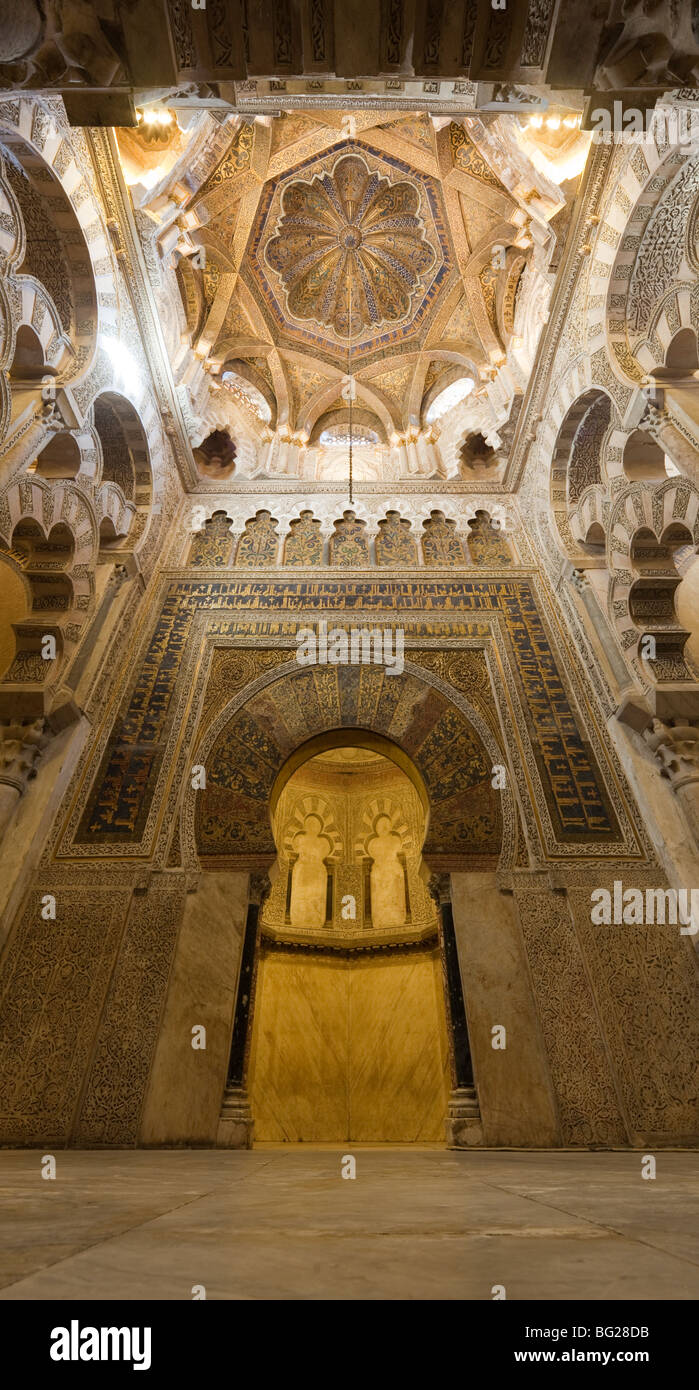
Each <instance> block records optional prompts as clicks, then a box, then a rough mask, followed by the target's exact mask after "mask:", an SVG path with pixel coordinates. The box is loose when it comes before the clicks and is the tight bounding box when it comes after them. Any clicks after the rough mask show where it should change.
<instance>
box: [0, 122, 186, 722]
mask: <svg viewBox="0 0 699 1390" xmlns="http://www.w3.org/2000/svg"><path fill="white" fill-rule="evenodd" d="M0 213H1V214H2V216H0V468H1V470H2V476H1V477H0V557H2V563H3V565H4V567H5V570H4V572H5V574H6V575H8V580H7V582H8V583H10V584H11V585H12V586H13V592H14V598H13V604H12V605H11V612H10V614H9V616H10V617H11V618H12V620H13V621H12V627H13V631H14V641H15V653H14V656H12V652H11V650H10V649H9V647H8V650H7V651H3V668H4V674H3V673H0V675H2V680H3V685H4V686H5V688H6V692H7V697H6V702H7V699H10V701H11V705H12V708H14V706H15V704H16V705H17V709H18V710H19V708H20V705H21V704H22V702H23V700H24V699H25V697H27V698H29V703H30V705H31V708H32V709H34V708H35V707H36V704H35V701H36V697H37V693H38V692H41V704H42V707H43V708H44V711H45V712H49V713H50V711H51V709H52V708H53V707H55V705H56V702H58V704H59V705H61V706H63V705H64V696H63V694H61V692H60V690H59V687H60V686H61V682H63V681H64V679H65V677H66V675H67V673H69V670H70V667H71V663H72V661H73V658H74V657H75V655H76V653H77V651H78V649H79V647H80V645H81V642H82V639H83V637H84V636H85V634H86V633H87V631H88V629H89V627H90V623H91V620H92V617H93V614H94V612H95V607H96V597H97V590H98V588H99V587H100V585H99V581H98V579H97V570H98V565H99V564H102V565H105V566H107V568H108V570H110V571H114V570H115V569H117V568H118V569H119V571H120V575H122V576H123V575H124V573H125V571H124V569H123V564H122V562H123V561H124V559H125V557H126V556H128V555H129V554H132V553H133V552H135V551H138V553H139V564H140V566H141V569H142V571H143V572H144V573H147V572H148V570H149V569H150V568H151V567H152V565H153V563H154V561H155V558H156V553H157V546H158V536H159V533H160V531H161V529H162V520H163V517H162V512H163V507H162V500H163V497H164V493H165V486H166V477H167V464H168V460H169V458H170V448H169V445H168V442H167V439H166V436H165V433H164V430H163V426H162V422H161V419H160V416H159V411H158V408H157V405H156V401H155V398H154V396H153V392H152V389H151V385H150V381H149V374H148V371H147V370H144V368H145V366H146V361H145V356H144V352H143V347H142V345H141V342H140V337H139V334H138V327H137V324H136V321H135V319H134V317H133V313H132V311H131V308H130V305H129V302H128V294H127V292H126V288H125V285H124V281H123V273H122V271H121V269H120V268H119V266H118V263H117V260H116V258H115V256H114V249H113V245H112V239H111V237H110V233H109V230H108V228H107V225H106V214H105V211H104V209H103V207H102V205H101V203H100V201H99V199H98V197H97V196H96V187H95V181H94V169H93V166H92V163H91V161H90V157H89V154H88V151H87V148H86V145H85V136H84V134H83V133H82V132H81V131H79V130H76V129H74V128H71V127H69V126H68V125H67V123H66V118H65V112H64V111H63V107H62V103H61V102H60V101H55V100H54V101H52V100H32V101H29V100H26V99H25V98H13V99H12V100H10V101H5V102H3V103H2V107H1V108H0ZM124 335H125V336H124ZM169 486H170V485H169ZM155 501H158V502H160V504H161V505H160V506H157V507H153V503H154V502H155ZM156 514H157V515H156ZM154 517H155V525H152V524H151V522H152V520H153V518H154ZM10 570H11V571H13V575H14V576H15V577H13V578H10V576H9V571H10ZM22 592H23V595H24V600H23V601H22ZM100 592H101V589H100ZM44 637H50V638H51V639H52V641H53V647H52V646H51V644H48V646H47V647H46V651H45V652H44V655H43V656H42V640H43V638H44ZM47 653H48V658H47ZM69 680H70V677H69ZM30 692H34V694H33V695H32V694H30ZM13 702H14V703H13ZM33 702H34V703H33Z"/></svg>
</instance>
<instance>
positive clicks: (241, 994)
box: [216, 873, 271, 1149]
mask: <svg viewBox="0 0 699 1390" xmlns="http://www.w3.org/2000/svg"><path fill="white" fill-rule="evenodd" d="M270 888H271V884H270V881H269V876H268V874H266V873H263V874H251V875H250V887H249V890H248V910H247V917H246V921H245V937H244V940H243V955H242V959H241V962H240V975H239V977H238V997H237V999H236V1005H235V1014H234V1018H233V1037H232V1039H231V1051H230V1056H229V1059H228V1076H227V1079H226V1089H225V1091H224V1093H223V1104H222V1106H221V1114H220V1117H219V1122H218V1135H217V1138H216V1147H217V1148H219V1149H251V1148H252V1138H253V1128H254V1121H253V1118H252V1111H251V1110H250V1101H249V1098H248V1089H247V1070H248V1060H249V1056H250V1039H251V1036H252V1007H253V1000H254V996H255V979H256V974H257V943H258V938H259V921H260V914H261V912H262V907H263V904H264V902H265V899H266V898H267V895H268V893H269V891H270Z"/></svg>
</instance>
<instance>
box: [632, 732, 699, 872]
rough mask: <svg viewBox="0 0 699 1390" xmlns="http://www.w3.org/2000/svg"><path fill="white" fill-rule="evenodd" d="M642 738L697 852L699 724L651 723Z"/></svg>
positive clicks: (698, 823) (698, 840)
mask: <svg viewBox="0 0 699 1390" xmlns="http://www.w3.org/2000/svg"><path fill="white" fill-rule="evenodd" d="M643 737H644V739H645V741H646V743H647V744H648V747H649V748H650V749H651V750H652V751H653V753H654V754H655V756H656V758H657V760H658V763H659V764H660V775H661V777H666V778H667V779H668V781H669V782H670V785H671V787H672V790H673V791H674V792H675V794H676V796H677V799H678V801H679V803H680V805H681V807H682V811H683V814H684V817H685V820H686V821H687V824H688V826H689V829H690V830H691V832H692V835H693V837H694V843H695V845H696V846H697V848H699V722H698V721H697V720H692V721H688V720H687V721H682V720H680V719H673V720H672V721H671V722H670V723H664V722H663V721H662V720H661V719H654V720H653V722H652V724H651V726H650V728H648V729H646V730H645V731H644V734H643Z"/></svg>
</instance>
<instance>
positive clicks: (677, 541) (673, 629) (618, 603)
mask: <svg viewBox="0 0 699 1390" xmlns="http://www.w3.org/2000/svg"><path fill="white" fill-rule="evenodd" d="M686 547H689V548H690V549H691V550H693V551H694V552H696V551H697V548H699V489H697V488H696V487H694V485H693V484H691V483H690V482H689V481H688V480H687V479H686V478H669V479H668V480H667V481H666V482H664V483H660V484H658V485H656V486H655V487H651V486H645V485H643V484H641V483H632V484H631V485H630V486H629V487H627V488H626V489H624V490H623V491H622V492H621V493H619V494H617V495H616V497H615V499H614V502H613V505H612V506H611V507H610V511H609V520H608V548H607V559H608V565H609V571H610V577H609V590H608V601H607V612H608V616H609V620H610V623H611V625H612V628H613V631H614V633H615V635H616V638H617V641H618V643H619V646H620V648H621V650H622V652H623V653H624V655H625V657H626V660H627V662H628V663H629V665H630V666H631V668H632V670H633V672H634V675H635V676H636V677H637V679H638V680H639V682H640V683H641V685H642V686H643V687H645V688H646V689H649V688H651V687H652V686H653V685H655V684H657V683H659V682H667V681H680V682H681V681H693V680H694V679H695V677H694V675H693V673H692V671H691V670H690V669H689V668H688V666H687V663H686V660H685V658H684V647H685V643H686V641H687V638H688V636H689V633H688V632H687V631H685V630H684V629H683V627H682V625H681V624H680V622H679V620H678V618H677V615H676V612H675V606H674V598H675V591H676V589H677V587H678V585H679V583H680V580H681V578H682V575H681V574H680V573H679V572H678V570H677V568H676V562H675V552H676V551H678V550H684V549H685V548H686ZM648 638H652V639H653V644H652V645H650V646H649V645H648V643H647V639H648Z"/></svg>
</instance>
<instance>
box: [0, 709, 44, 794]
mask: <svg viewBox="0 0 699 1390" xmlns="http://www.w3.org/2000/svg"><path fill="white" fill-rule="evenodd" d="M45 741H46V739H45V735H44V720H43V718H41V719H33V720H27V721H19V720H18V721H8V722H5V723H0V783H5V784H6V785H7V786H10V787H14V788H15V790H16V791H18V792H19V793H20V794H21V793H22V792H23V791H24V790H25V787H26V785H27V782H28V781H29V780H30V778H31V777H33V776H35V775H36V767H35V763H36V761H37V758H38V757H39V754H40V752H41V749H42V747H43V744H44V743H45Z"/></svg>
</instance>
